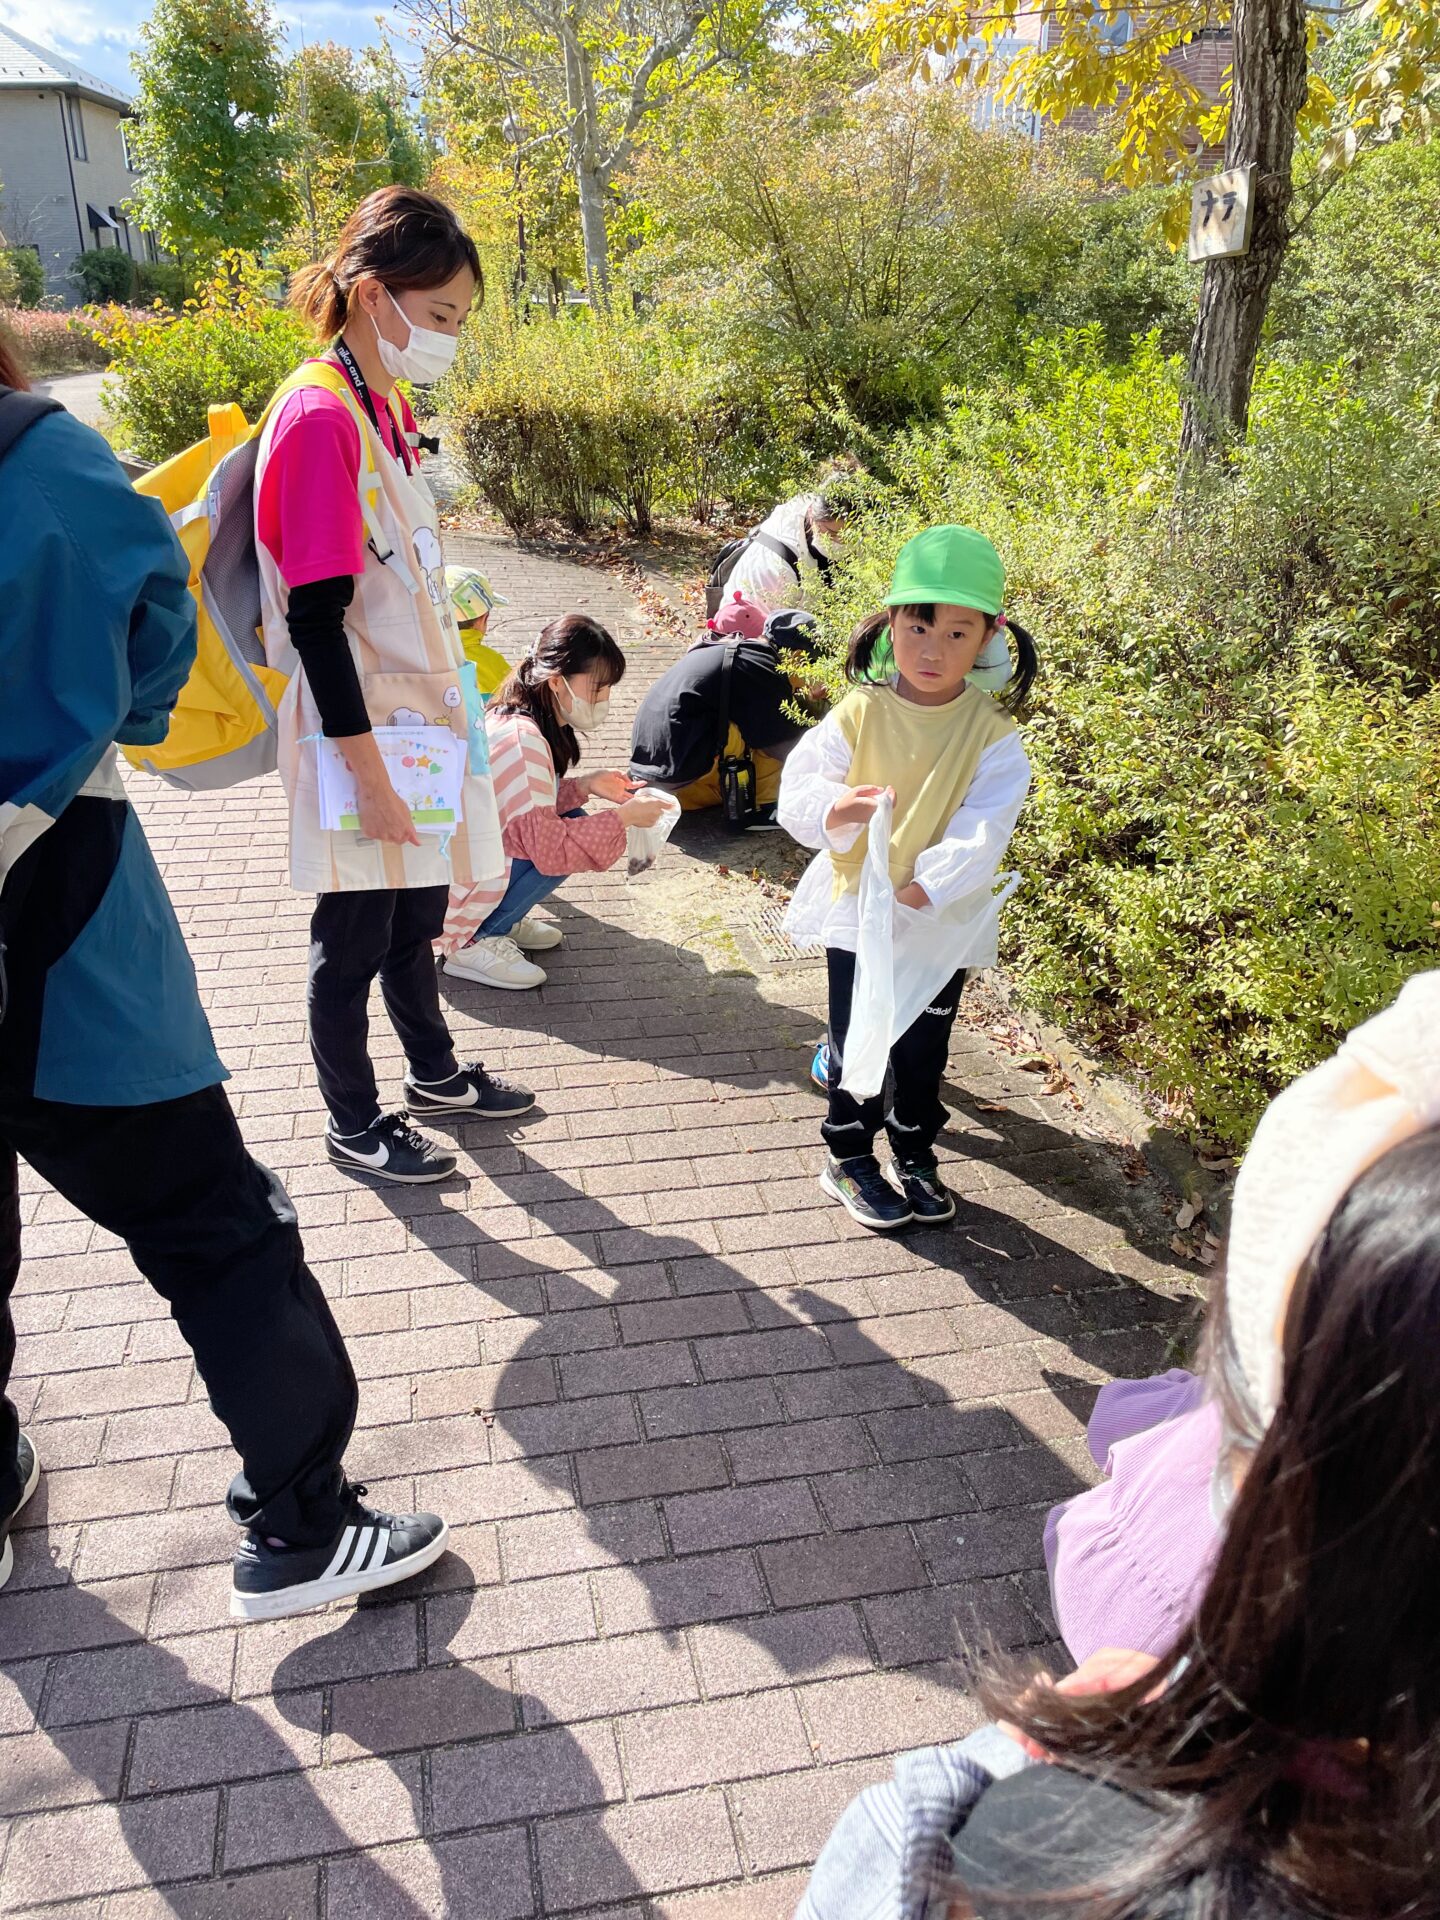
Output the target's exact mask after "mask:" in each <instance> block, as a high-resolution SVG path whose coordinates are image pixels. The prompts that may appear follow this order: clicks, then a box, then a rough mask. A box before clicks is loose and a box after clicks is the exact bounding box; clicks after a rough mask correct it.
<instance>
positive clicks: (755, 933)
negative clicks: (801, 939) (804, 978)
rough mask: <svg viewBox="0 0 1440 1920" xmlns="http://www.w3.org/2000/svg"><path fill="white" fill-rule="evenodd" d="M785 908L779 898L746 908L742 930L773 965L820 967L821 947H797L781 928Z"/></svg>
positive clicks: (822, 958) (762, 955) (821, 960)
mask: <svg viewBox="0 0 1440 1920" xmlns="http://www.w3.org/2000/svg"><path fill="white" fill-rule="evenodd" d="M784 918H785V908H784V907H783V906H781V905H779V903H778V902H776V901H765V902H756V904H755V905H753V906H750V907H747V909H746V912H745V920H744V923H743V926H742V928H741V929H740V930H741V931H742V932H744V933H747V934H749V936H750V938H751V939H752V940H753V941H754V943H755V945H756V946H757V947H758V948H759V950H760V954H761V957H762V958H763V959H764V960H765V961H766V962H768V964H769V965H770V966H772V967H818V966H820V965H821V964H822V962H823V961H824V958H825V955H824V954H823V953H822V952H821V951H820V949H819V948H818V947H797V946H796V945H795V942H794V941H793V940H792V939H790V937H789V935H788V934H786V933H783V932H782V931H781V927H780V923H781V921H782V920H783V919H784Z"/></svg>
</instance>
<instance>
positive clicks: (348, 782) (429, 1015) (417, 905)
mask: <svg viewBox="0 0 1440 1920" xmlns="http://www.w3.org/2000/svg"><path fill="white" fill-rule="evenodd" d="M479 292H480V263H479V259H478V257H477V255H476V252H475V246H474V243H473V242H472V241H471V240H470V238H469V236H468V235H467V234H466V233H465V232H464V231H463V230H462V229H461V227H460V225H459V222H458V221H457V220H456V218H455V216H454V214H453V213H451V211H450V209H449V208H448V207H446V206H444V205H443V204H442V203H441V202H440V201H438V200H435V199H432V198H431V196H430V195H428V194H424V193H417V192H414V191H412V190H411V189H409V188H404V187H385V188H382V189H381V190H380V191H379V192H378V193H373V194H371V195H370V196H369V198H368V199H366V200H365V201H363V202H362V203H361V205H360V206H359V207H357V208H356V210H355V212H354V213H353V214H352V215H351V217H350V219H349V221H348V222H347V223H346V226H345V228H344V230H343V232H342V233H341V235H340V238H339V240H338V241H337V243H336V247H335V250H334V252H333V253H332V254H331V256H330V257H329V259H328V260H326V261H324V262H323V263H321V264H320V265H318V266H315V267H310V268H307V269H306V270H305V271H304V272H303V273H302V274H300V275H299V276H297V280H296V284H295V287H294V290H293V292H292V296H291V297H292V302H293V304H294V305H295V306H296V307H297V308H298V310H299V311H300V312H301V313H302V314H303V315H304V316H305V317H306V318H307V319H308V320H310V321H311V323H312V324H313V325H314V327H315V329H316V332H317V333H318V334H319V335H320V336H321V338H322V339H324V340H325V341H326V342H328V346H327V349H326V351H325V353H324V354H323V356H322V357H321V358H320V359H318V360H316V361H312V362H308V363H307V365H306V368H305V369H304V377H305V384H303V385H301V386H299V387H298V388H297V389H296V390H295V391H293V392H291V393H289V394H288V395H287V396H286V397H285V399H284V400H283V401H282V402H281V404H280V405H279V406H277V407H276V408H275V410H274V412H273V413H272V414H271V416H270V418H269V420H268V421H267V423H266V426H265V430H264V432H263V434H262V436H261V441H260V448H259V460H258V465H257V470H256V486H255V501H256V537H257V547H258V550H259V557H260V574H261V602H262V605H261V624H262V631H263V635H264V641H265V651H266V656H267V659H268V660H269V662H270V664H271V665H272V666H274V667H277V668H280V669H282V670H283V671H285V672H288V673H289V674H290V675H291V679H290V683H289V687H288V689H287V691H286V694H285V697H284V700H283V701H282V703H281V707H280V713H279V734H280V768H281V773H282V776H283V778H284V781H285V788H286V796H287V799H288V801H289V808H290V877H291V882H292V884H293V885H294V886H296V887H297V888H299V889H301V890H302V891H304V892H313V893H315V894H317V895H318V896H319V898H318V901H317V905H316V908H315V914H314V917H313V919H312V921H311V926H310V981H309V995H308V1014H309V1034H310V1046H311V1052H312V1055H313V1057H314V1060H315V1067H316V1072H317V1074H318V1076H319V1080H320V1088H321V1092H322V1094H323V1095H324V1099H325V1104H326V1106H327V1108H328V1109H329V1114H330V1123H329V1127H328V1130H327V1134H326V1143H327V1150H328V1152H329V1155H330V1158H331V1159H332V1160H333V1161H334V1162H335V1163H336V1164H337V1165H339V1166H343V1167H347V1168H351V1169H355V1170H358V1171H361V1172H364V1173H367V1174H372V1175H375V1176H376V1177H378V1178H380V1179H384V1180H396V1181H402V1182H406V1183H412V1182H419V1181H430V1180H443V1179H444V1178H445V1177H446V1176H447V1175H448V1174H451V1173H453V1172H454V1171H455V1168H456V1164H457V1161H456V1156H455V1155H454V1154H453V1153H449V1152H445V1151H442V1150H441V1149H440V1148H439V1147H437V1146H436V1145H435V1144H434V1143H433V1142H432V1141H430V1140H428V1139H427V1138H426V1137H425V1136H424V1135H423V1134H419V1133H417V1132H415V1131H414V1130H413V1129H412V1127H411V1126H410V1124H409V1116H411V1115H413V1116H416V1117H422V1116H428V1117H432V1118H434V1117H448V1116H460V1115H472V1116H477V1115H478V1116H485V1115H506V1114H512V1113H519V1112H522V1111H523V1110H524V1109H525V1108H527V1107H529V1106H531V1105H533V1104H534V1101H533V1096H532V1095H531V1094H529V1093H527V1092H525V1091H524V1090H523V1089H521V1088H517V1087H507V1086H506V1085H505V1084H504V1083H503V1082H501V1081H499V1080H496V1079H495V1078H494V1077H493V1076H491V1075H490V1074H487V1073H486V1072H485V1071H484V1069H483V1068H482V1067H481V1066H480V1064H479V1063H478V1062H472V1063H468V1064H462V1063H461V1062H460V1061H459V1060H457V1059H456V1057H455V1052H454V1048H453V1045H452V1043H451V1038H450V1031H449V1028H448V1026H447V1025H446V1022H445V1019H444V1016H443V1015H442V1013H441V1010H440V999H439V993H438V989H437V983H436V979H435V967H434V959H433V942H434V940H435V938H436V937H437V935H438V934H439V932H440V929H441V925H442V923H443V920H444V917H445V906H446V902H447V900H448V898H449V890H450V887H451V886H452V884H453V885H458V886H461V887H464V888H467V889H468V888H471V887H474V886H477V885H481V884H484V883H485V882H487V881H489V882H493V881H494V880H495V879H496V877H497V876H499V875H501V874H503V872H504V869H505V857H504V852H503V849H502V846H501V840H500V825H499V817H498V814H497V811H496V806H495V793H494V787H493V783H492V781H491V779H490V776H489V771H488V768H487V766H486V761H485V753H484V743H483V740H482V739H481V738H480V737H479V732H478V730H479V728H480V727H481V726H482V725H483V716H482V709H481V704H480V698H479V693H478V689H477V688H476V686H475V681H474V669H473V667H471V666H469V664H468V663H467V662H466V659H465V654H464V649H463V647H462V645H461V641H460V635H459V630H458V629H457V627H456V624H455V617H454V612H453V610H452V608H451V604H450V599H449V595H448V593H447V592H446V587H445V572H444V558H443V555H442V553H441V549H440V538H439V522H438V516H437V513H436V508H435V501H434V498H433V496H432V494H431V492H430V489H429V487H428V485H427V484H426V482H425V480H424V478H423V476H422V475H421V472H420V465H419V454H418V449H419V436H418V433H417V432H416V428H415V421H414V417H413V416H412V414H411V412H410V409H409V407H408V406H407V405H406V403H405V401H404V399H403V398H402V397H401V396H399V395H397V394H396V393H395V391H394V387H395V382H396V380H397V379H401V378H404V379H409V380H415V381H419V382H425V381H430V380H434V379H437V378H438V377H439V375H440V374H442V373H443V372H444V371H445V369H446V367H448V366H449V364H450V362H451V360H452V359H453V358H454V354H455V347H456V341H457V337H458V335H459V332H460V327H461V324H462V322H463V321H464V319H465V316H466V315H467V313H468V312H469V310H470V306H471V303H472V301H473V300H474V299H475V298H476V297H477V295H478V294H479ZM376 728H393V729H404V730H406V731H407V732H409V733H410V734H411V735H412V736H414V738H413V744H414V745H415V746H416V747H419V746H420V745H422V744H423V745H424V746H425V748H426V749H427V750H428V752H429V753H430V754H431V756H432V760H431V761H429V762H426V761H425V760H424V757H423V754H422V757H421V762H420V764H421V765H431V766H441V767H445V768H447V769H452V770H453V773H454V774H458V795H457V794H456V793H455V792H454V791H453V789H445V790H444V791H442V792H441V793H440V794H439V795H438V796H432V797H429V798H426V799H425V800H424V802H423V804H422V798H421V796H420V795H419V791H418V788H413V780H412V791H410V792H409V794H408V796H402V794H401V793H400V792H399V791H397V786H396V781H397V780H398V781H399V782H400V783H401V784H402V785H403V784H405V779H406V776H403V775H401V773H400V771H399V769H400V767H401V766H402V765H403V766H410V767H413V766H414V765H415V764H416V762H415V760H414V757H413V755H412V758H411V759H410V760H408V761H403V760H401V759H399V758H398V757H394V758H393V759H392V764H393V766H394V768H395V777H394V778H393V779H392V774H391V771H390V770H389V769H388V768H387V763H386V760H385V758H384V757H383V753H382V748H381V744H380V743H379V742H378V741H377V738H376V735H375V731H374V729H376ZM382 738H384V739H386V742H387V744H389V745H391V746H392V748H393V747H394V744H395V735H394V734H391V735H388V736H382ZM399 752H403V749H396V754H397V755H398V753H399ZM440 784H441V786H442V788H443V786H444V781H443V778H442V781H441V783H440ZM347 789H350V790H349V791H347ZM342 796H343V800H342ZM437 812H438V813H443V814H448V815H449V816H450V818H449V819H448V820H447V821H446V823H445V830H443V831H431V830H424V831H422V830H421V826H420V825H418V824H417V815H419V816H420V818H421V820H422V821H423V820H424V818H425V816H426V814H427V813H428V815H429V817H430V820H431V821H432V822H433V819H434V816H435V814H436V813H437ZM351 820H353V821H354V824H353V825H352V824H348V823H349V822H350V821H351ZM377 976H378V977H379V980H380V986H381V991H382V993H383V995H384V999H385V1006H386V1011H387V1012H388V1013H389V1015H390V1018H391V1021H392V1022H393V1023H394V1026H395V1030H396V1032H397V1033H398V1034H399V1036H400V1039H401V1042H402V1044H403V1046H404V1049H405V1055H406V1060H407V1063H408V1070H407V1073H406V1076H405V1085H404V1101H405V1109H408V1112H407V1111H406V1110H401V1111H398V1112H393V1113H389V1114H386V1113H383V1112H382V1111H381V1103H380V1098H379V1092H378V1088H377V1086H376V1080H375V1072H374V1068H373V1067H372V1065H371V1062H370V1057H369V1050H368V1016H367V1011H366V1009H367V1003H368V1000H369V994H370V987H371V984H372V983H373V981H374V980H375V979H376V977H377Z"/></svg>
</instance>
